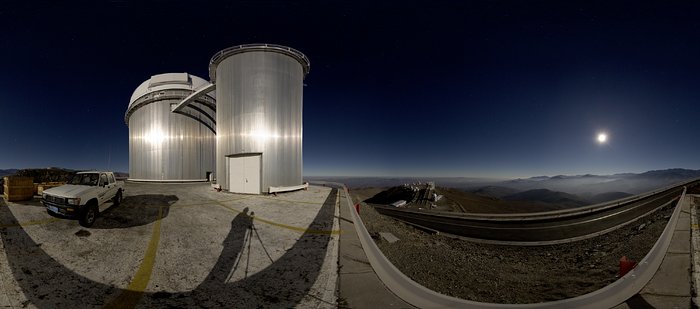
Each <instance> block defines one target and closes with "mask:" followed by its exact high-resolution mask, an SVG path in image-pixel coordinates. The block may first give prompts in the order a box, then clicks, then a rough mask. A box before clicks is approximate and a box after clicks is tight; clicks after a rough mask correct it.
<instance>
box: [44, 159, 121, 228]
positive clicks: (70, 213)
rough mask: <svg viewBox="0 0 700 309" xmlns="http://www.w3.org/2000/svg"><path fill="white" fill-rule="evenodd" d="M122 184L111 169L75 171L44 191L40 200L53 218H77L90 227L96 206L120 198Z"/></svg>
mask: <svg viewBox="0 0 700 309" xmlns="http://www.w3.org/2000/svg"><path fill="white" fill-rule="evenodd" d="M123 192H124V185H123V183H122V182H117V181H116V179H115V178H114V173H112V172H98V171H89V172H78V173H77V174H75V176H73V178H71V180H70V181H68V183H67V184H65V185H62V186H60V187H55V188H51V189H47V190H44V193H43V194H42V199H41V202H42V203H43V204H44V206H46V211H47V212H48V213H49V214H50V215H52V216H55V217H59V218H66V219H76V218H77V219H78V220H79V222H80V225H82V226H84V227H90V226H92V224H93V223H95V219H96V218H97V216H98V215H99V213H100V209H99V206H100V205H102V203H104V202H107V201H110V200H111V201H112V203H113V206H116V205H119V203H121V201H122V194H123Z"/></svg>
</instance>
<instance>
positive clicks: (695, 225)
mask: <svg viewBox="0 0 700 309" xmlns="http://www.w3.org/2000/svg"><path fill="white" fill-rule="evenodd" d="M691 226H692V227H693V228H694V229H696V230H697V229H698V227H700V226H698V224H697V223H696V224H693V225H691Z"/></svg>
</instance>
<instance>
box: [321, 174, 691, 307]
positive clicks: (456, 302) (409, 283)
mask: <svg viewBox="0 0 700 309" xmlns="http://www.w3.org/2000/svg"><path fill="white" fill-rule="evenodd" d="M313 183H316V184H324V185H333V186H337V187H339V188H342V189H344V192H345V195H346V197H347V201H348V204H347V207H348V208H349V209H350V214H351V216H352V220H353V222H354V226H355V230H356V232H357V234H358V237H359V239H360V243H361V244H362V248H363V249H364V251H365V254H366V255H367V259H368V260H369V262H370V264H371V265H372V268H373V269H374V271H375V273H376V274H377V276H378V277H379V279H380V280H382V282H383V283H384V284H385V285H386V286H387V288H389V290H391V291H392V292H393V293H394V294H396V295H397V296H398V297H399V298H401V299H402V300H404V301H405V302H407V303H409V304H411V305H414V306H416V307H419V308H467V309H471V308H516V309H525V308H538V309H539V308H595V309H598V308H611V307H614V306H616V305H618V304H621V303H623V302H624V301H626V300H628V299H629V298H631V297H632V296H634V295H635V294H637V293H639V291H641V289H642V288H643V287H644V286H645V285H646V284H647V283H648V282H649V281H650V280H651V278H652V277H653V276H654V274H655V273H656V271H657V270H658V268H659V266H661V262H662V261H663V258H664V255H665V253H666V251H668V247H669V245H670V244H671V238H672V236H673V231H674V230H675V228H676V225H677V223H678V217H679V215H680V210H681V207H680V206H681V203H682V202H683V200H684V197H685V192H686V188H684V190H683V194H682V195H681V198H680V200H679V201H678V203H677V204H676V209H675V210H674V212H673V215H672V216H671V218H670V219H669V222H668V224H667V225H666V228H665V229H664V231H663V233H662V234H661V236H660V237H659V239H658V240H657V241H656V243H655V244H654V247H652V249H651V251H649V253H647V255H646V256H645V257H644V258H643V259H642V260H641V261H640V262H639V264H638V265H637V267H636V268H634V269H632V270H631V271H630V272H629V273H627V275H625V276H623V277H622V278H620V279H618V280H617V281H615V282H613V283H612V284H610V285H608V286H606V287H604V288H602V289H599V290H596V291H593V292H591V293H588V294H585V295H581V296H578V297H574V298H569V299H563V300H559V301H552V302H544V303H535V304H495V303H483V302H476V301H469V300H464V299H459V298H456V297H452V296H447V295H443V294H440V293H438V292H435V291H433V290H430V289H428V288H426V287H424V286H422V285H420V284H418V283H417V282H415V281H413V280H412V279H411V278H409V277H407V276H406V275H404V274H403V273H402V272H401V271H400V270H398V269H397V268H396V266H394V265H393V264H391V262H389V260H388V259H387V258H386V257H385V256H384V254H383V253H382V252H381V250H380V249H379V247H377V244H376V243H374V240H372V238H371V237H370V236H369V233H368V232H367V228H366V227H365V226H364V223H362V219H360V216H359V215H358V214H357V213H356V212H355V209H354V207H353V202H352V198H351V197H350V194H349V192H348V190H347V187H345V185H344V184H341V183H336V182H323V181H316V182H313Z"/></svg>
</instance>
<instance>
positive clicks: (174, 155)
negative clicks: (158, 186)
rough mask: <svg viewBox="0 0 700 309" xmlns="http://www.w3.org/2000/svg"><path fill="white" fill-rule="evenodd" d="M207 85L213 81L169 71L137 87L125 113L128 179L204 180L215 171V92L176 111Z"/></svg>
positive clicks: (200, 97) (160, 180)
mask: <svg viewBox="0 0 700 309" xmlns="http://www.w3.org/2000/svg"><path fill="white" fill-rule="evenodd" d="M207 86H210V83H209V82H207V81H206V80H204V79H202V78H199V77H197V76H194V75H190V74H187V73H166V74H159V75H154V76H152V77H151V78H150V79H148V80H146V81H144V82H143V83H141V85H139V86H138V87H137V88H136V90H135V91H134V93H133V94H132V95H131V100H130V101H129V107H128V108H127V111H126V115H125V116H124V121H125V122H126V124H127V126H129V179H130V180H134V181H157V182H183V181H204V180H207V178H208V176H209V174H210V173H212V172H214V170H215V161H214V151H215V147H216V135H215V132H216V100H215V96H214V93H206V94H203V95H201V96H199V97H198V98H197V99H196V100H194V101H193V102H191V103H190V104H189V105H188V106H186V107H185V108H182V109H181V110H179V111H177V112H173V111H172V107H173V106H174V105H176V104H177V103H179V102H180V101H182V100H183V99H184V98H186V97H187V96H189V95H190V94H192V93H193V92H195V91H196V90H198V89H201V88H203V87H207Z"/></svg>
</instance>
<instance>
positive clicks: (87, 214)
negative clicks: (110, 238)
mask: <svg viewBox="0 0 700 309" xmlns="http://www.w3.org/2000/svg"><path fill="white" fill-rule="evenodd" d="M99 212H100V210H99V208H97V205H95V203H91V204H89V205H87V209H85V211H84V212H83V215H82V216H80V220H79V222H80V225H82V226H84V227H91V226H92V224H93V223H95V219H97V214H98V213H99Z"/></svg>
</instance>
